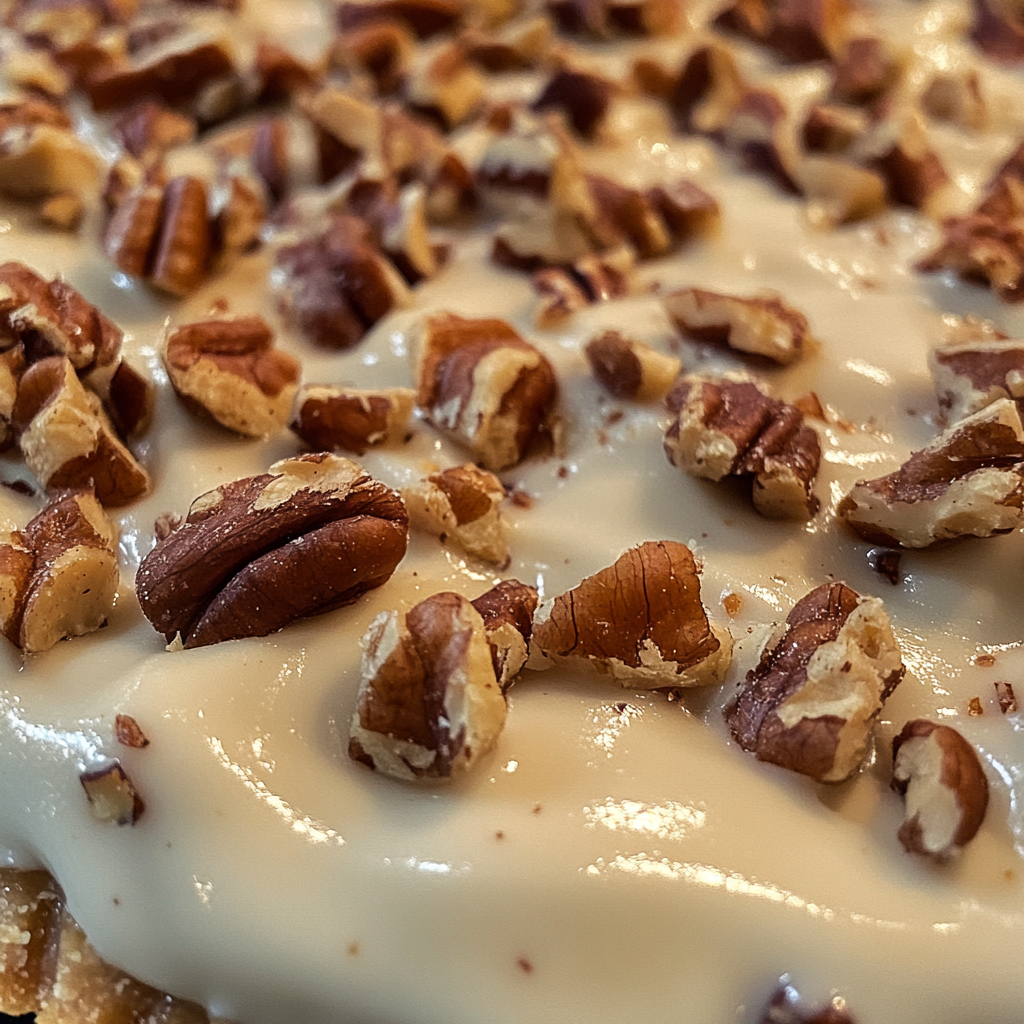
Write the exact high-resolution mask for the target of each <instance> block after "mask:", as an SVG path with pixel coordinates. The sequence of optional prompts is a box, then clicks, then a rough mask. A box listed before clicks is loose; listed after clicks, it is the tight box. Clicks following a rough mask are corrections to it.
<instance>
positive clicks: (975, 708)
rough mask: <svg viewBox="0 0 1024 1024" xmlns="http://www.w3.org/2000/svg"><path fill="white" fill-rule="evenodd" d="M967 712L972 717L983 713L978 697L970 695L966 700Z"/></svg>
mask: <svg viewBox="0 0 1024 1024" xmlns="http://www.w3.org/2000/svg"><path fill="white" fill-rule="evenodd" d="M967 714H969V715H970V716H971V717H972V718H977V717H979V716H980V715H983V714H985V709H984V708H983V707H982V706H981V698H980V697H972V698H971V699H970V700H969V701H968V702H967Z"/></svg>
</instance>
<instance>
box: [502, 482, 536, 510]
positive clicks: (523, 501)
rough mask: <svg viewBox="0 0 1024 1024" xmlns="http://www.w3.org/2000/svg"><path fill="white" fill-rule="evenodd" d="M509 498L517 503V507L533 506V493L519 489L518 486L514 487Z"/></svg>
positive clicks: (513, 502) (514, 503)
mask: <svg viewBox="0 0 1024 1024" xmlns="http://www.w3.org/2000/svg"><path fill="white" fill-rule="evenodd" d="M508 500H509V501H511V502H512V504H513V505H515V507H516V508H533V495H532V494H528V493H527V492H526V491H521V490H519V488H518V487H514V488H513V489H512V492H511V494H509V496H508Z"/></svg>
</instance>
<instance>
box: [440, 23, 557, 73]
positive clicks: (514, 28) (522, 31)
mask: <svg viewBox="0 0 1024 1024" xmlns="http://www.w3.org/2000/svg"><path fill="white" fill-rule="evenodd" d="M551 38H552V31H551V21H550V20H549V19H548V18H546V17H544V15H537V16H536V17H533V18H526V19H517V20H516V21H513V22H510V23H509V24H507V25H503V26H500V27H499V28H498V29H496V30H493V31H487V32H485V31H481V30H480V29H476V28H471V29H467V30H466V31H465V32H463V33H462V35H461V36H460V37H459V40H460V42H461V43H462V46H463V47H464V48H465V51H466V56H467V58H468V59H469V60H471V61H472V62H473V63H474V64H476V65H477V66H478V67H481V68H483V70H484V71H490V72H492V73H493V72H502V71H525V70H527V69H528V68H532V67H535V66H536V65H537V64H539V63H541V61H543V59H544V58H545V57H546V56H547V54H548V51H549V50H550V48H551Z"/></svg>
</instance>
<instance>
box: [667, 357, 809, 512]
mask: <svg viewBox="0 0 1024 1024" xmlns="http://www.w3.org/2000/svg"><path fill="white" fill-rule="evenodd" d="M667 401H668V407H669V410H670V411H671V412H672V413H674V415H675V419H674V420H673V421H672V423H671V424H669V428H668V430H667V431H666V433H665V454H666V455H667V456H668V460H669V462H671V463H672V465H674V466H678V467H679V468H680V469H683V470H685V471H686V472H687V473H689V474H690V475H691V476H696V477H702V478H704V479H707V480H723V479H724V478H725V477H727V476H739V477H752V478H753V500H754V507H755V508H756V509H757V510H758V512H760V513H761V515H763V516H767V517H768V518H770V519H810V518H811V517H812V516H813V515H814V514H815V513H816V512H817V511H818V507H819V501H818V499H817V498H816V497H815V495H814V492H813V490H812V488H813V486H814V478H815V476H816V475H817V473H818V466H819V464H820V462H821V444H820V442H819V441H818V435H817V434H816V433H815V431H814V429H813V428H812V427H810V426H808V425H807V424H806V423H804V418H803V413H801V412H800V410H799V409H797V408H796V406H793V405H788V404H787V403H785V402H782V401H779V400H778V399H775V398H769V397H768V395H766V394H765V393H764V392H763V391H762V390H761V389H760V388H759V387H758V386H757V385H756V384H753V383H750V382H747V381H736V380H727V379H721V380H711V379H709V378H705V377H700V376H688V377H681V378H680V380H679V382H678V383H677V384H676V385H675V387H673V389H672V391H671V392H670V393H669V396H668V399H667Z"/></svg>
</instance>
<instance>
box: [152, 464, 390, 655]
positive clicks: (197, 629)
mask: <svg viewBox="0 0 1024 1024" xmlns="http://www.w3.org/2000/svg"><path fill="white" fill-rule="evenodd" d="M407 527H408V517H407V515H406V512H405V507H404V506H403V504H402V500H401V498H400V497H399V496H398V495H397V494H396V493H395V492H394V491H390V490H388V489H387V488H386V487H384V485H383V484H380V483H378V482H377V481H376V480H373V479H371V478H370V477H369V476H367V475H366V474H365V473H364V472H363V471H362V470H361V469H360V468H359V466H357V465H356V464H355V463H354V462H350V461H349V460H348V459H344V458H341V457H340V456H337V455H328V454H326V453H321V454H310V455H299V456H297V457H295V458H292V459H285V460H283V461H281V462H277V463H275V464H274V465H273V466H271V467H270V471H269V472H268V473H264V474H261V475H259V476H253V477H246V478H244V479H241V480H235V481H233V482H231V483H227V484H222V485H221V486H220V487H217V488H216V489H215V490H212V491H208V492H207V493H206V494H203V495H200V497H198V498H196V500H195V501H193V502H192V506H191V508H190V509H189V513H188V517H187V518H186V520H185V522H184V523H183V524H182V525H181V526H180V527H179V528H178V529H176V530H175V531H174V532H173V533H171V534H169V535H168V536H167V537H166V538H164V539H163V540H161V541H160V542H159V543H158V544H157V545H156V547H155V548H154V549H153V550H152V551H151V552H150V553H149V554H148V555H147V556H146V557H145V558H144V559H143V561H142V564H141V565H140V566H139V572H138V575H137V576H136V581H135V589H136V593H137V595H138V598H139V603H140V604H141V605H142V611H143V613H144V614H145V616H146V618H148V619H149V621H150V622H152V623H153V626H154V628H155V629H156V630H158V631H159V632H161V633H163V634H164V635H165V637H166V638H167V640H168V641H171V640H173V639H174V637H175V636H176V635H180V636H181V640H182V643H183V645H184V646H185V647H202V646H204V645H205V644H212V643H219V642H220V641H222V640H233V639H237V638H239V637H247V636H266V635H267V634H268V633H273V632H275V631H276V630H279V629H281V628H282V627H284V626H286V625H287V624H288V623H289V622H292V621H293V620H294V619H297V618H301V617H304V616H309V615H319V614H322V613H323V612H327V611H332V610H334V609H335V608H341V607H343V606H344V605H347V604H351V603H352V602H353V601H355V600H357V599H358V598H359V597H360V596H361V595H362V594H364V593H366V591H368V590H372V589H373V588H374V587H378V586H380V585H381V584H382V583H385V582H386V581H387V580H388V579H389V578H390V576H391V574H392V573H393V572H394V570H395V567H396V566H397V565H398V563H399V562H400V561H401V559H402V557H403V556H404V554H405V548H406V542H407V535H408V534H407Z"/></svg>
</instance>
